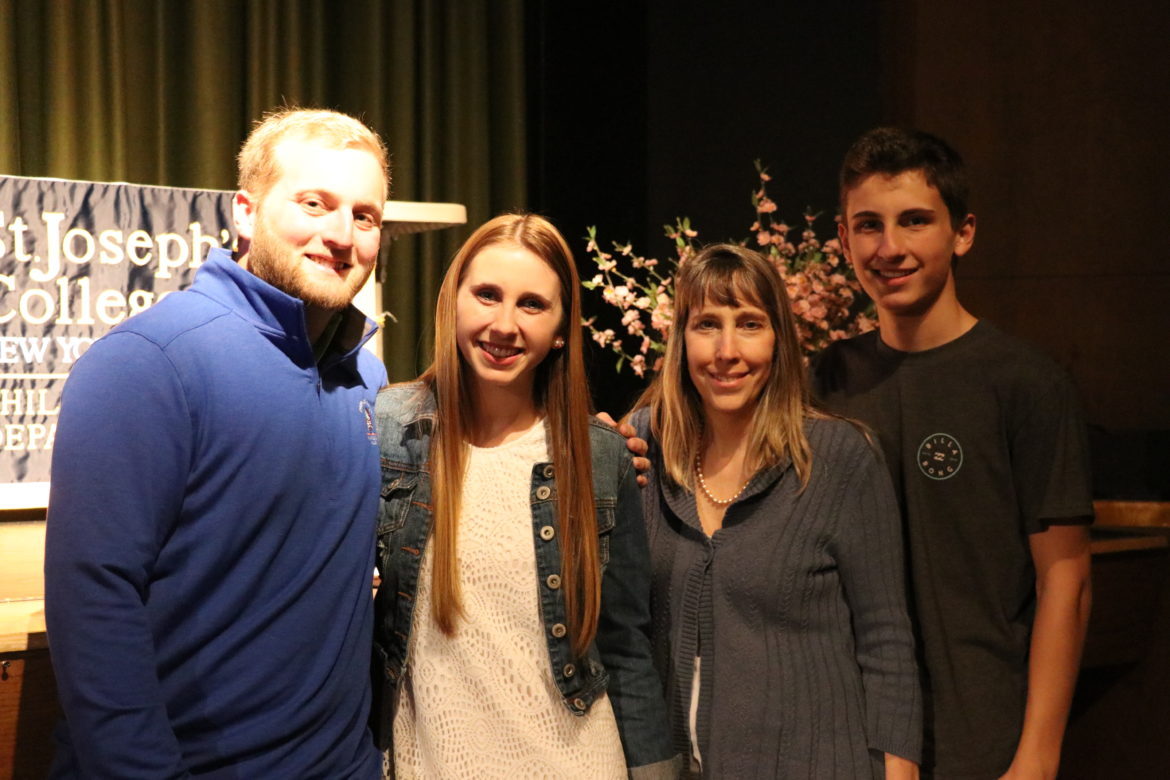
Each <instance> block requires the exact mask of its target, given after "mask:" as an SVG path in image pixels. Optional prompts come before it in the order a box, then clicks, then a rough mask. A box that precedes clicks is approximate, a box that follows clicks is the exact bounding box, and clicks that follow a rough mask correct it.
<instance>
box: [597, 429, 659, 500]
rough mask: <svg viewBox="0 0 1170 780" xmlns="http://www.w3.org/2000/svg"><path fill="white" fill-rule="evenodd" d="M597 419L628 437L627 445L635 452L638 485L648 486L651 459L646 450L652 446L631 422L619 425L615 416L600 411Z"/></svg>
mask: <svg viewBox="0 0 1170 780" xmlns="http://www.w3.org/2000/svg"><path fill="white" fill-rule="evenodd" d="M597 419H598V420H601V421H602V422H603V423H605V424H606V425H608V426H609V427H611V428H616V429H617V432H618V433H620V434H621V435H622V436H625V437H626V447H628V448H629V450H630V452H632V453H634V470H635V471H637V472H638V485H639V486H640V487H646V485H647V484H648V482H649V479H648V477H647V476H646V474H647V472H649V471H650V459H649V458H647V457H645V455H646V451H647V450H648V449H649V448H650V446H649V445H648V444H647V443H646V440H645V439H639V438H638V431H637V430H636V429H635V428H634V426H632V425H630V424H629V423H622V424H621V425H618V424H617V423H616V422H614V420H613V418H612V417H610V416H609V413H608V412H598V413H597Z"/></svg>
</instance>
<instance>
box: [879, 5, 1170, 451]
mask: <svg viewBox="0 0 1170 780" xmlns="http://www.w3.org/2000/svg"><path fill="white" fill-rule="evenodd" d="M896 6H897V14H898V15H899V17H900V18H899V20H898V24H897V26H896V28H897V29H898V30H899V31H900V32H899V34H898V35H897V36H893V37H891V39H890V40H889V44H890V46H891V50H892V51H895V52H898V61H897V64H896V68H895V69H896V73H897V78H896V79H894V81H893V82H892V83H891V85H890V86H891V89H892V90H893V97H892V101H891V102H892V103H893V104H894V108H895V111H896V113H897V118H899V119H900V120H902V121H905V122H909V123H913V124H917V125H920V126H922V127H924V128H925V129H929V130H932V131H934V132H937V133H939V134H941V135H943V136H944V137H946V138H949V139H951V140H952V141H953V143H954V144H955V145H956V146H957V147H958V148H959V149H960V150H961V151H962V153H963V154H964V156H965V157H966V158H967V161H968V164H969V167H970V168H971V171H972V179H973V181H972V185H973V196H974V203H973V207H974V210H975V213H976V215H977V217H978V220H979V221H978V231H977V236H976V241H975V248H974V251H973V253H972V254H971V255H969V256H968V257H967V258H965V259H964V263H963V266H962V268H961V269H960V272H959V285H958V289H959V296H960V298H961V299H962V300H963V301H964V303H965V304H966V305H967V307H968V308H969V309H970V310H971V311H972V312H974V313H975V314H976V315H978V316H982V317H988V318H990V319H992V320H995V321H996V322H998V323H999V324H1001V325H1002V326H1003V327H1004V328H1005V329H1006V330H1008V331H1010V332H1013V333H1016V334H1018V335H1021V336H1023V337H1024V338H1027V339H1029V340H1031V341H1033V342H1035V343H1037V344H1039V345H1040V346H1041V347H1043V348H1044V349H1045V350H1046V351H1048V352H1049V353H1050V354H1052V355H1053V356H1054V357H1056V358H1057V359H1058V360H1059V361H1060V362H1061V363H1062V364H1063V365H1065V366H1066V367H1067V368H1068V369H1069V370H1070V371H1071V372H1072V374H1073V377H1074V378H1075V380H1076V381H1077V383H1078V385H1079V387H1080V390H1081V394H1082V398H1083V399H1084V402H1085V406H1086V411H1087V413H1088V417H1089V420H1090V422H1092V423H1094V424H1095V425H1097V426H1099V427H1101V428H1103V429H1108V430H1119V429H1161V430H1170V361H1168V360H1166V359H1165V357H1163V355H1162V352H1163V342H1164V341H1165V339H1166V337H1167V335H1170V313H1168V312H1170V307H1168V306H1167V304H1168V302H1170V262H1168V261H1170V248H1168V247H1167V244H1166V240H1165V226H1166V225H1167V224H1168V221H1167V214H1170V188H1168V187H1167V184H1166V181H1167V177H1168V176H1170V154H1167V152H1166V148H1165V147H1166V121H1167V119H1168V118H1170V56H1167V54H1166V45H1167V41H1168V40H1170V10H1168V7H1167V6H1166V5H1165V4H1164V3H1110V4H1101V3H1095V2H1089V0H1072V1H1071V2H1066V3H1063V4H1061V6H1060V12H1059V13H1050V11H1051V8H1046V7H1041V4H1032V3H1011V4H1009V3H994V2H993V3H980V4H955V3H932V2H928V1H927V0H904V1H903V2H899V3H897V4H896Z"/></svg>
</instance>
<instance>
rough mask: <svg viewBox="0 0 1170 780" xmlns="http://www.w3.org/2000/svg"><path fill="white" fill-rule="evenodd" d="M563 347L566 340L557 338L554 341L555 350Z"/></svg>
mask: <svg viewBox="0 0 1170 780" xmlns="http://www.w3.org/2000/svg"><path fill="white" fill-rule="evenodd" d="M563 346H565V340H564V339H563V338H561V337H560V336H557V337H556V338H555V339H553V349H560V348H561V347H563Z"/></svg>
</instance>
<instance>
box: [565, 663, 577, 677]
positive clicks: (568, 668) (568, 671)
mask: <svg viewBox="0 0 1170 780" xmlns="http://www.w3.org/2000/svg"><path fill="white" fill-rule="evenodd" d="M562 671H563V672H564V673H565V677H572V676H573V675H575V674H576V673H577V667H575V666H573V665H572V664H565V668H564V669H563V670H562Z"/></svg>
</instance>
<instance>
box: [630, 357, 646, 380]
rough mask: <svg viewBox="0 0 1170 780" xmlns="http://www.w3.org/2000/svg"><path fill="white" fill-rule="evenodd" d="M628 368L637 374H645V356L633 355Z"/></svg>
mask: <svg viewBox="0 0 1170 780" xmlns="http://www.w3.org/2000/svg"><path fill="white" fill-rule="evenodd" d="M630 368H632V369H634V373H635V374H637V375H638V376H644V375H645V374H646V356H645V355H634V357H633V358H632V359H631V360H630Z"/></svg>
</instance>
